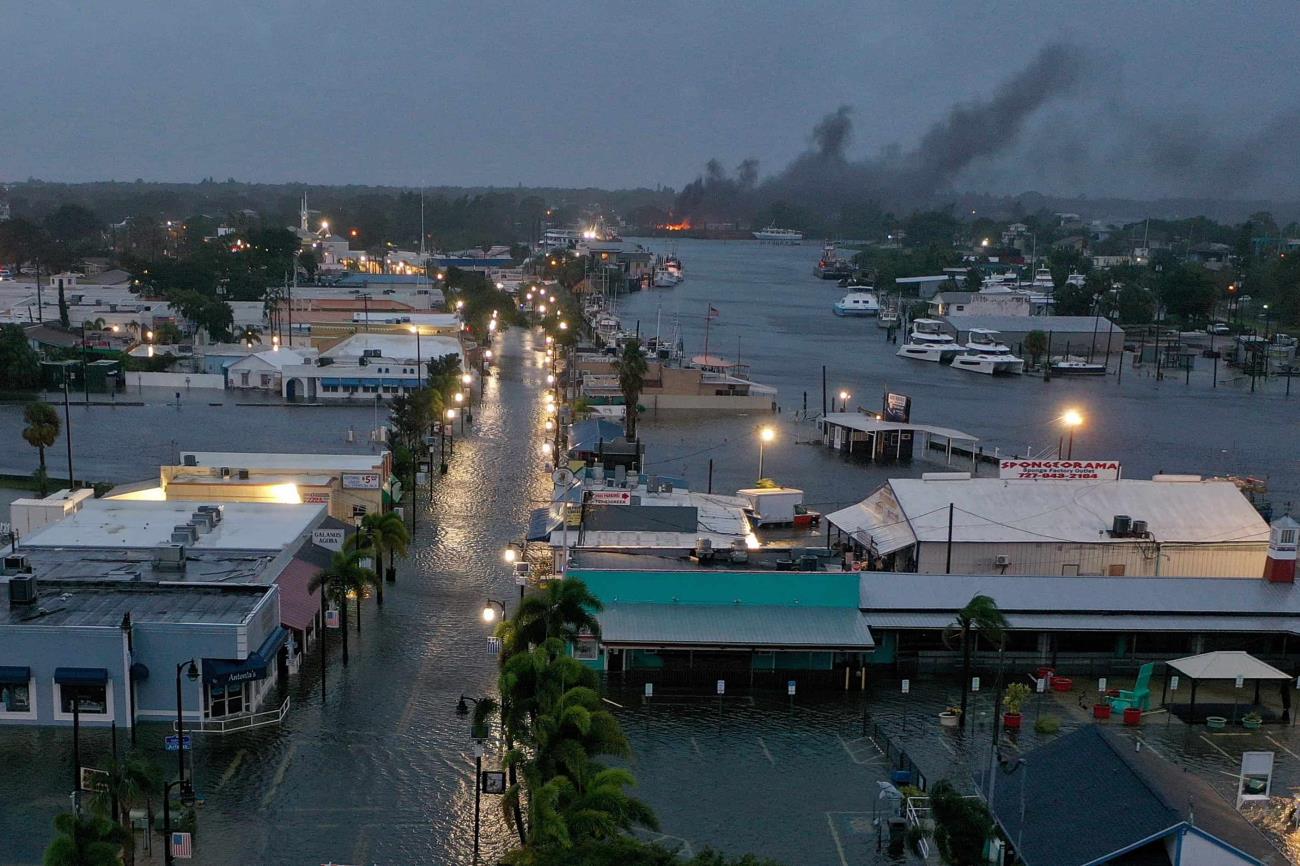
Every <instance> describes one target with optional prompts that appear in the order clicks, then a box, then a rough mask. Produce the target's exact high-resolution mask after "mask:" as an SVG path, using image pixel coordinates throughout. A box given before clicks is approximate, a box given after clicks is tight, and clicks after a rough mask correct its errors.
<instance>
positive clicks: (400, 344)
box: [321, 334, 461, 361]
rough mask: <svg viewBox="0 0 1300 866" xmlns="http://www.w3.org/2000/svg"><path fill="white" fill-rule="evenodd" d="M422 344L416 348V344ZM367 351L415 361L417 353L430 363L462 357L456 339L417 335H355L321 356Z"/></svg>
mask: <svg viewBox="0 0 1300 866" xmlns="http://www.w3.org/2000/svg"><path fill="white" fill-rule="evenodd" d="M417 339H418V342H419V345H418V346H417V345H416V342H417ZM367 349H378V350H379V352H380V354H381V355H382V356H383V357H384V358H389V359H394V360H396V359H402V360H415V357H416V354H417V352H418V353H419V355H420V357H421V359H422V360H425V361H428V360H429V359H431V358H437V357H440V356H442V355H459V354H461V349H460V341H459V340H457V339H456V338H455V337H439V336H432V335H427V334H426V335H421V336H420V337H418V338H417V337H416V336H415V334H353V335H352V336H351V337H348V338H347V339H346V340H344V341H343V342H341V343H339V344H338V345H336V346H334V347H332V348H330V349H328V350H326V351H324V352H322V353H321V355H322V356H323V357H326V358H360V357H361V355H362V353H363V352H364V351H365V350H367Z"/></svg>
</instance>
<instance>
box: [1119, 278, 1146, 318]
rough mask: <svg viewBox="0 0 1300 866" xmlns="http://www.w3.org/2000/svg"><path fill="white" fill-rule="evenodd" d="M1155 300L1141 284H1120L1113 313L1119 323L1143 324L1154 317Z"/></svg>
mask: <svg viewBox="0 0 1300 866" xmlns="http://www.w3.org/2000/svg"><path fill="white" fill-rule="evenodd" d="M1155 312H1156V302H1155V298H1153V297H1151V293H1150V292H1149V291H1147V290H1146V289H1144V288H1142V287H1141V286H1137V285H1133V284H1131V283H1130V284H1126V285H1123V286H1120V289H1119V291H1118V292H1117V293H1116V295H1115V313H1116V316H1117V317H1118V319H1119V321H1120V323H1121V324H1124V325H1145V324H1147V323H1148V322H1150V321H1151V320H1152V319H1153V318H1154V317H1155Z"/></svg>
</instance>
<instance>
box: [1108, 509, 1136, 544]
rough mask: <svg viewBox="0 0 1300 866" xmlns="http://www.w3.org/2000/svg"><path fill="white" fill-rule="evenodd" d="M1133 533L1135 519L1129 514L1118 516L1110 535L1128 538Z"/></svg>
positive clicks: (1112, 525) (1111, 527)
mask: <svg viewBox="0 0 1300 866" xmlns="http://www.w3.org/2000/svg"><path fill="white" fill-rule="evenodd" d="M1132 531H1133V519H1132V518H1131V517H1129V516H1128V515H1127V514H1116V515H1115V519H1114V520H1113V521H1112V522H1111V525H1110V534H1111V535H1112V536H1114V537H1115V538H1127V537H1128V535H1129V533H1130V532H1132Z"/></svg>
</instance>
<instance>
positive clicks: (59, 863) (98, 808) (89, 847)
mask: <svg viewBox="0 0 1300 866" xmlns="http://www.w3.org/2000/svg"><path fill="white" fill-rule="evenodd" d="M99 784H100V787H99V790H97V791H96V792H95V794H94V796H92V797H91V798H90V801H89V803H88V807H89V808H88V809H87V810H86V811H84V812H82V813H81V814H75V813H72V812H66V813H63V814H60V815H58V816H56V817H55V819H54V830H55V835H54V839H53V840H52V841H51V842H50V844H49V846H48V847H47V848H46V849H45V856H44V858H43V860H42V862H43V864H44V866H119V864H122V863H125V864H127V866H131V864H132V863H134V862H135V835H134V833H133V832H132V830H131V811H132V810H134V809H136V808H138V807H140V806H144V807H146V810H147V813H148V814H149V816H150V817H151V818H152V816H153V804H154V801H155V799H156V798H158V797H160V796H161V795H162V794H163V792H164V788H163V771H162V769H161V768H160V767H159V766H158V765H157V764H155V763H154V762H153V761H151V760H150V759H149V758H148V757H146V756H145V755H144V754H142V753H140V752H134V751H133V752H131V753H129V754H127V755H126V757H125V758H121V759H119V758H117V757H113V758H112V759H110V760H109V761H108V765H107V767H106V768H105V775H103V776H101V777H100V779H99Z"/></svg>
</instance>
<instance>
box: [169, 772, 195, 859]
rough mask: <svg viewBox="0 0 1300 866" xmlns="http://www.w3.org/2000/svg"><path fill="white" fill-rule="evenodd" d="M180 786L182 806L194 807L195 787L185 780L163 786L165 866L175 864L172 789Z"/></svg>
mask: <svg viewBox="0 0 1300 866" xmlns="http://www.w3.org/2000/svg"><path fill="white" fill-rule="evenodd" d="M177 785H180V788H181V805H182V806H192V805H194V800H195V797H194V786H193V785H192V784H190V783H189V782H186V781H185V780H183V779H177V780H176V781H175V782H168V783H167V784H165V785H163V837H164V842H165V845H164V847H163V864H164V866H171V864H172V863H174V862H175V860H174V858H173V857H172V788H174V787H176V786H177Z"/></svg>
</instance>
